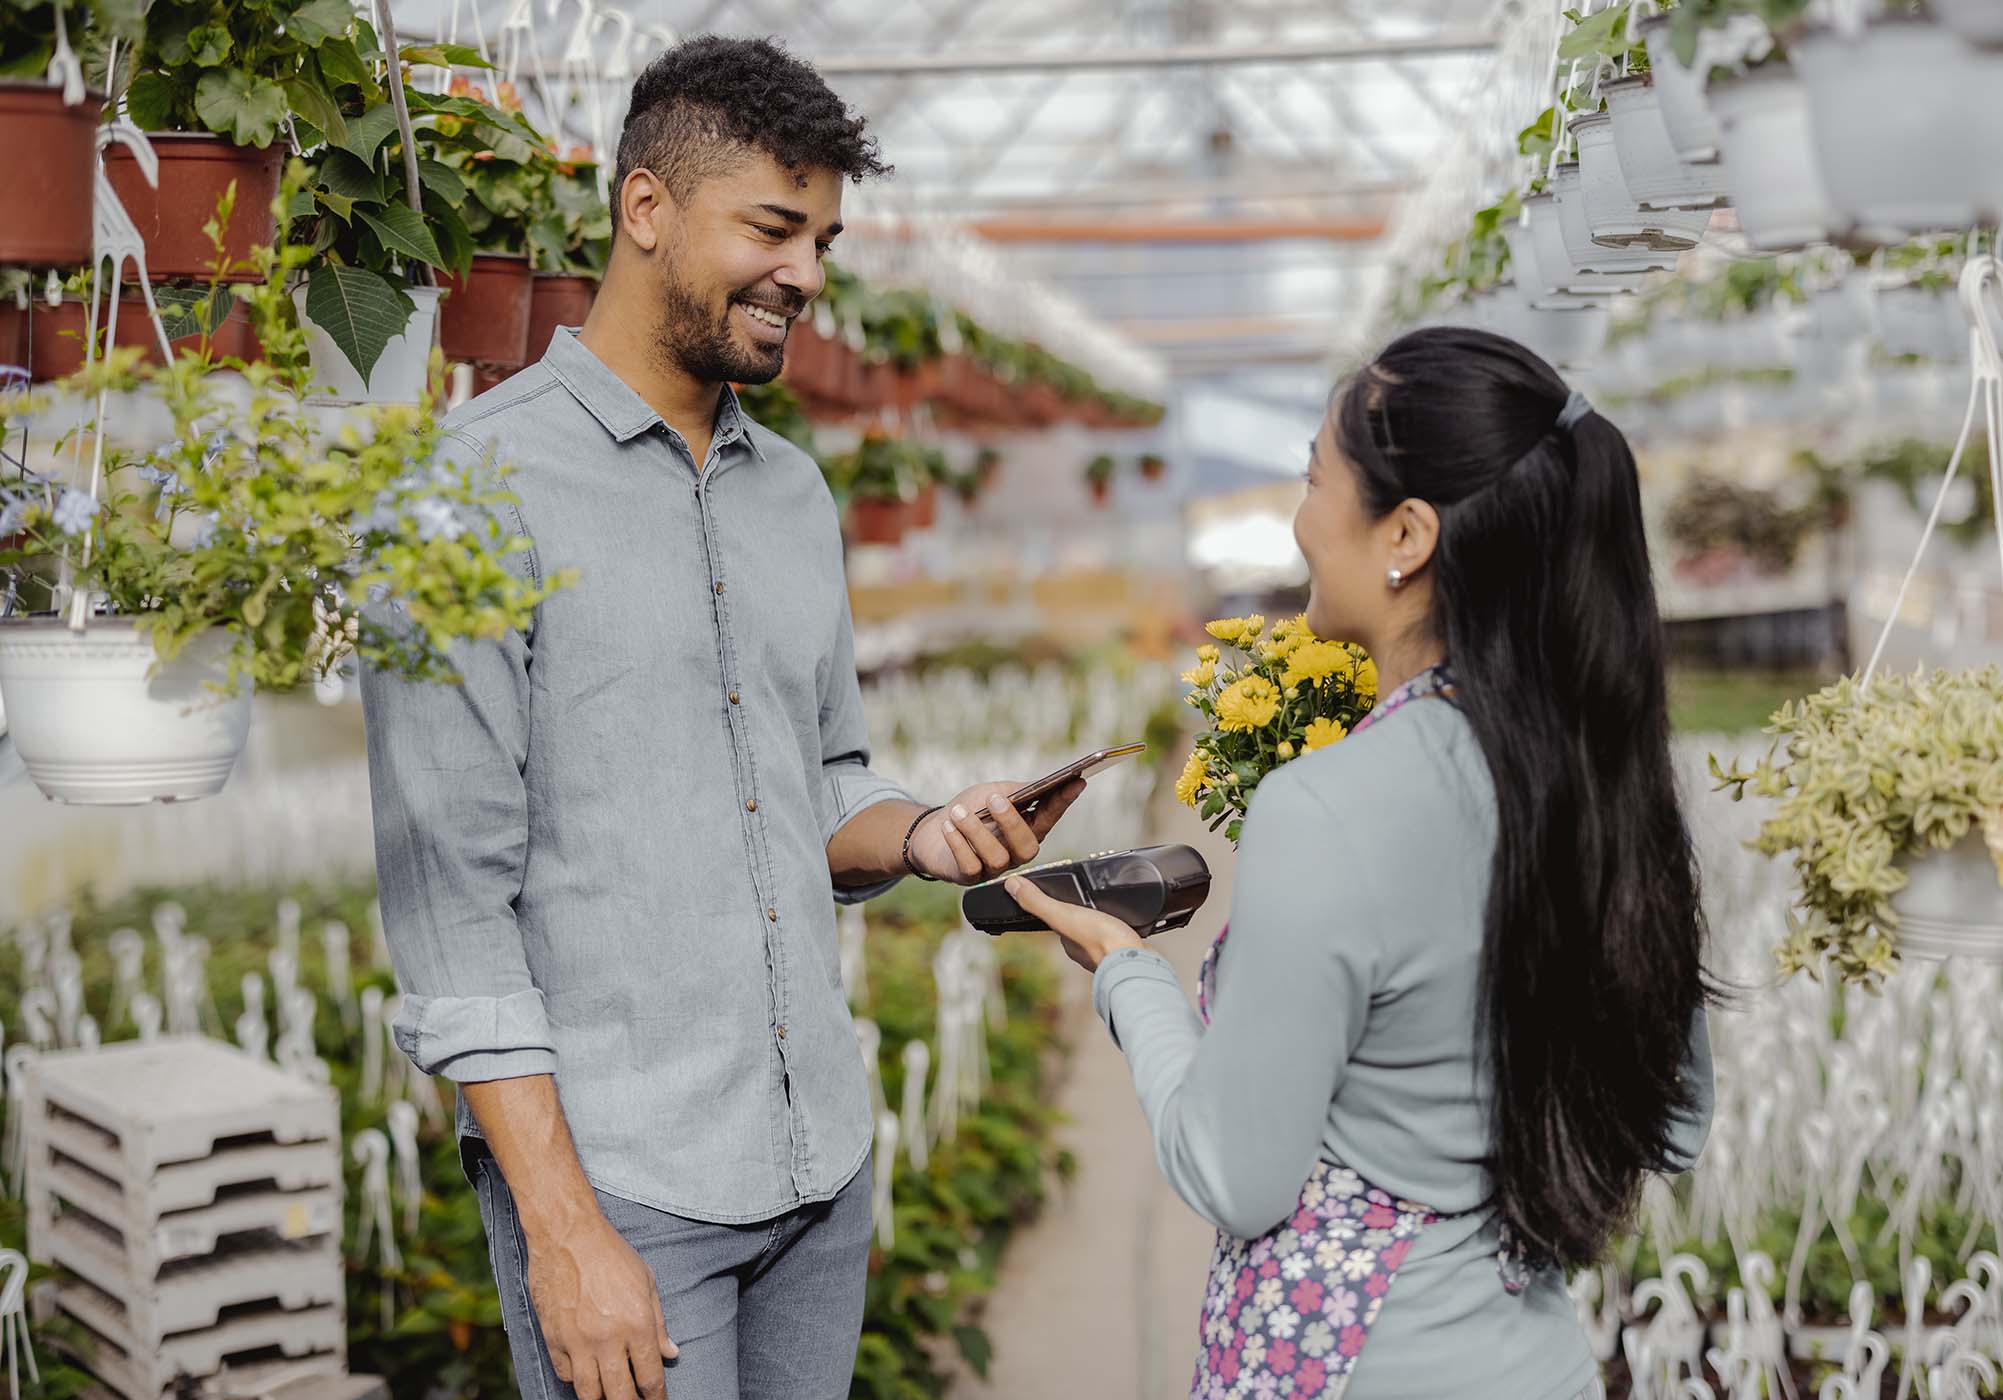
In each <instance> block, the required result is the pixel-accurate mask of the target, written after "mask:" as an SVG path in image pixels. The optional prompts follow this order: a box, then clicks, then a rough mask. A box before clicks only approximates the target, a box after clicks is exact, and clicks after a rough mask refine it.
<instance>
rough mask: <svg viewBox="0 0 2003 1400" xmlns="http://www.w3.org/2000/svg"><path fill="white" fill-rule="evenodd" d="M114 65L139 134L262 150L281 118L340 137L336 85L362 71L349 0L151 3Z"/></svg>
mask: <svg viewBox="0 0 2003 1400" xmlns="http://www.w3.org/2000/svg"><path fill="white" fill-rule="evenodd" d="M143 11H144V15H145V21H144V26H143V29H142V31H141V33H140V36H139V39H138V42H137V43H136V44H135V45H134V46H133V48H132V49H131V50H130V51H129V57H128V58H127V59H125V60H123V61H122V64H121V66H122V67H124V68H125V71H126V72H127V74H128V75H129V79H128V81H127V83H126V84H125V99H126V103H127V108H128V111H129V112H130V114H131V117H132V120H133V122H134V124H136V125H137V126H138V127H139V128H140V129H141V130H142V131H204V132H213V133H215V134H216V135H218V136H225V137H228V138H229V139H230V140H231V141H234V142H235V143H237V144H238V145H240V146H256V147H260V148H262V147H266V146H269V145H271V144H272V142H274V141H276V140H277V139H278V138H279V136H280V135H281V134H282V133H283V131H284V129H285V124H286V122H287V120H288V118H290V117H295V116H296V117H299V118H302V119H304V120H305V121H307V122H308V123H310V124H311V125H312V126H313V128H314V129H315V130H317V131H320V132H323V133H326V134H328V135H329V136H331V137H336V138H338V137H339V136H340V135H341V134H342V126H343V123H342V118H341V112H340V108H339V105H338V101H337V99H336V91H337V89H338V88H339V87H340V86H341V85H342V84H344V83H356V82H363V81H365V80H366V79H367V76H368V72H367V68H366V65H365V64H364V63H363V58H362V52H361V50H360V49H358V48H357V47H356V44H355V39H354V32H355V25H356V18H355V9H354V6H353V5H352V4H350V3H349V0H248V3H245V2H244V0H150V3H148V4H146V5H144V6H143Z"/></svg>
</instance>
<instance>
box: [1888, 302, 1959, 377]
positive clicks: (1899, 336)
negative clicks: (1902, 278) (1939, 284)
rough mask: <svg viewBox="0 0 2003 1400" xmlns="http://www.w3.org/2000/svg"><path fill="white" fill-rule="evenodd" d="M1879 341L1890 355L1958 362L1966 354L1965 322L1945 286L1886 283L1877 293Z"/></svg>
mask: <svg viewBox="0 0 2003 1400" xmlns="http://www.w3.org/2000/svg"><path fill="white" fill-rule="evenodd" d="M1878 343H1879V344H1880V345H1882V346H1884V347H1885V352H1886V353H1887V354H1891V355H1918V356H1920V357H1921V358H1922V359H1927V360H1943V361H1946V362H1947V363H1949V364H1959V363H1961V362H1962V361H1964V360H1966V359H1967V358H1968V322H1967V320H1966V319H1965V318H1964V317H1963V316H1962V314H1961V302H1960V301H1959V300H1958V299H1957V298H1956V296H1955V294H1954V292H1953V291H1952V290H1950V289H1947V288H1934V287H1887V288H1885V289H1883V290H1882V291H1880V292H1879V293H1878Z"/></svg>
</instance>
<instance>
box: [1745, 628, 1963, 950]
mask: <svg viewBox="0 0 2003 1400" xmlns="http://www.w3.org/2000/svg"><path fill="white" fill-rule="evenodd" d="M1767 732H1768V733H1769V734H1772V735H1773V736H1774V740H1773V743H1772V745H1771V746H1770V748H1769V750H1768V752H1767V754H1766V755H1765V756H1764V757H1763V758H1761V759H1759V760H1758V761H1757V762H1756V763H1754V764H1753V765H1752V766H1751V767H1750V768H1748V767H1744V766H1742V765H1741V764H1740V762H1739V761H1738V760H1737V759H1734V760H1733V761H1732V762H1731V764H1730V765H1729V766H1726V765H1724V764H1721V763H1720V762H1719V760H1718V758H1717V757H1716V756H1715V755H1713V756H1712V758H1711V775H1712V777H1713V778H1715V779H1716V780H1717V785H1718V787H1719V788H1721V789H1730V790H1731V792H1732V795H1733V797H1734V799H1735V800H1736V799H1739V798H1743V797H1744V796H1745V794H1746V792H1747V791H1748V790H1750V791H1751V792H1752V793H1753V794H1754V795H1756V796H1759V797H1765V798H1770V799H1772V800H1773V801H1774V804H1775V805H1774V809H1773V814H1772V815H1771V816H1770V817H1768V818H1767V819H1766V821H1765V822H1764V823H1763V824H1762V825H1761V828H1760V834H1759V836H1758V838H1757V839H1756V840H1755V841H1754V842H1753V848H1754V849H1756V850H1759V851H1761V852H1764V853H1765V854H1767V855H1769V856H1779V855H1787V856H1789V857H1791V858H1792V860H1793V862H1794V869H1795V873H1796V875H1797V876H1798V877H1799V879H1800V896H1799V898H1798V900H1797V907H1796V908H1795V909H1792V910H1790V911H1789V913H1788V935H1787V937H1786V939H1785V940H1783V941H1782V943H1781V945H1780V946H1779V948H1778V949H1777V950H1776V956H1777V958H1778V960H1779V963H1780V967H1781V970H1782V972H1783V973H1786V974H1792V973H1794V972H1798V971H1806V972H1808V973H1809V974H1810V975H1811V976H1814V975H1819V970H1820V968H1821V966H1822V963H1823V959H1824V958H1827V959H1828V963H1829V966H1830V967H1831V968H1832V969H1833V970H1834V971H1835V972H1836V974H1837V975H1838V976H1840V977H1842V978H1844V979H1845V980H1846V981H1854V982H1860V983H1863V984H1865V985H1876V984H1877V983H1878V981H1879V980H1880V979H1881V978H1883V977H1884V975H1885V974H1886V973H1888V972H1890V971H1891V970H1892V969H1893V968H1894V967H1895V966H1896V965H1897V961H1898V929H1899V918H1898V914H1897V912H1896V910H1894V908H1893V907H1892V900H1893V896H1895V895H1896V894H1898V892H1899V891H1900V890H1902V889H1904V888H1905V886H1906V882H1907V878H1908V877H1907V873H1906V870H1905V866H1906V864H1907V862H1909V861H1911V860H1913V859H1915V858H1918V857H1921V856H1924V855H1925V854H1927V853H1928V852H1930V851H1944V850H1947V849H1948V848H1950V847H1952V846H1954V845H1955V844H1956V843H1957V842H1959V841H1961V840H1963V839H1964V838H1966V837H1968V836H1969V835H1970V833H1976V834H1977V836H1978V839H1980V840H1982V841H1984V842H1985V843H1986V844H1987V846H1988V850H1989V853H1990V855H1991V856H1993V857H1994V858H1995V861H1996V870H1997V882H1998V886H1999V888H1998V892H1997V898H1998V899H1999V900H2003V667H1998V666H1995V665H1989V666H1984V667H1980V668H1975V669H1970V670H1963V671H1934V672H1932V673H1931V674H1928V673H1926V672H1924V671H1916V672H1914V673H1913V674H1911V675H1888V674H1884V673H1882V672H1881V673H1876V674H1873V675H1871V676H1870V677H1868V678H1866V679H1862V680H1860V679H1858V678H1857V677H1854V676H1847V677H1845V678H1844V679H1842V680H1840V681H1837V682H1836V683H1835V684H1833V685H1831V686H1828V687H1826V688H1825V689H1823V690H1821V691H1819V692H1818V693H1816V694H1814V695H1811V696H1808V697H1807V698H1806V699H1803V700H1798V701H1790V702H1788V703H1787V704H1786V705H1783V706H1782V707H1781V708H1780V710H1779V711H1778V712H1777V713H1776V714H1775V715H1774V717H1773V722H1772V723H1771V724H1770V725H1769V726H1768V728H1767Z"/></svg>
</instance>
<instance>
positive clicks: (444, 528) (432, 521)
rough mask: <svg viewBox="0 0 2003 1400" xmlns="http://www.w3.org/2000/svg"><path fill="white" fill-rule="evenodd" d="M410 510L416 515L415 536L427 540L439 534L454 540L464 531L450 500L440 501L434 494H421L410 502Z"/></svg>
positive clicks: (436, 537)
mask: <svg viewBox="0 0 2003 1400" xmlns="http://www.w3.org/2000/svg"><path fill="white" fill-rule="evenodd" d="M411 511H412V513H413V514H414V515H416V516H417V537H418V538H419V539H420V540H424V541H426V542H429V541H431V540H435V539H438V538H439V537H440V536H443V537H444V538H446V539H448V540H456V539H458V538H459V537H460V536H461V535H463V534H465V533H466V526H465V523H464V522H463V521H461V520H460V519H459V514H458V512H457V511H455V510H453V509H452V502H450V501H441V500H439V499H438V498H437V497H436V496H422V497H419V498H418V499H417V500H416V501H415V502H413V503H412V506H411Z"/></svg>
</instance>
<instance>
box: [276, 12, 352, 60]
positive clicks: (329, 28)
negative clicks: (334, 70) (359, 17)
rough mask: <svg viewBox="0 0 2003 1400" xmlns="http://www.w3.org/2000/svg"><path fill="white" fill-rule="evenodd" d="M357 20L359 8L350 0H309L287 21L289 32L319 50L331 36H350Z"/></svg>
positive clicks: (301, 41)
mask: <svg viewBox="0 0 2003 1400" xmlns="http://www.w3.org/2000/svg"><path fill="white" fill-rule="evenodd" d="M354 23H355V7H354V6H353V5H352V4H350V3H349V0H307V3H305V4H304V5H301V6H300V7H299V8H298V9H296V10H294V11H293V12H292V13H291V15H290V16H289V17H287V19H286V21H285V32H286V33H288V34H290V35H291V36H292V37H293V38H295V39H297V40H299V42H300V43H302V44H304V45H306V47H307V48H309V49H317V48H319V47H320V46H321V45H322V44H324V43H326V42H327V41H328V40H329V39H332V38H335V37H337V36H338V37H346V35H347V34H348V32H349V30H350V29H352V28H353V26H354Z"/></svg>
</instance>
